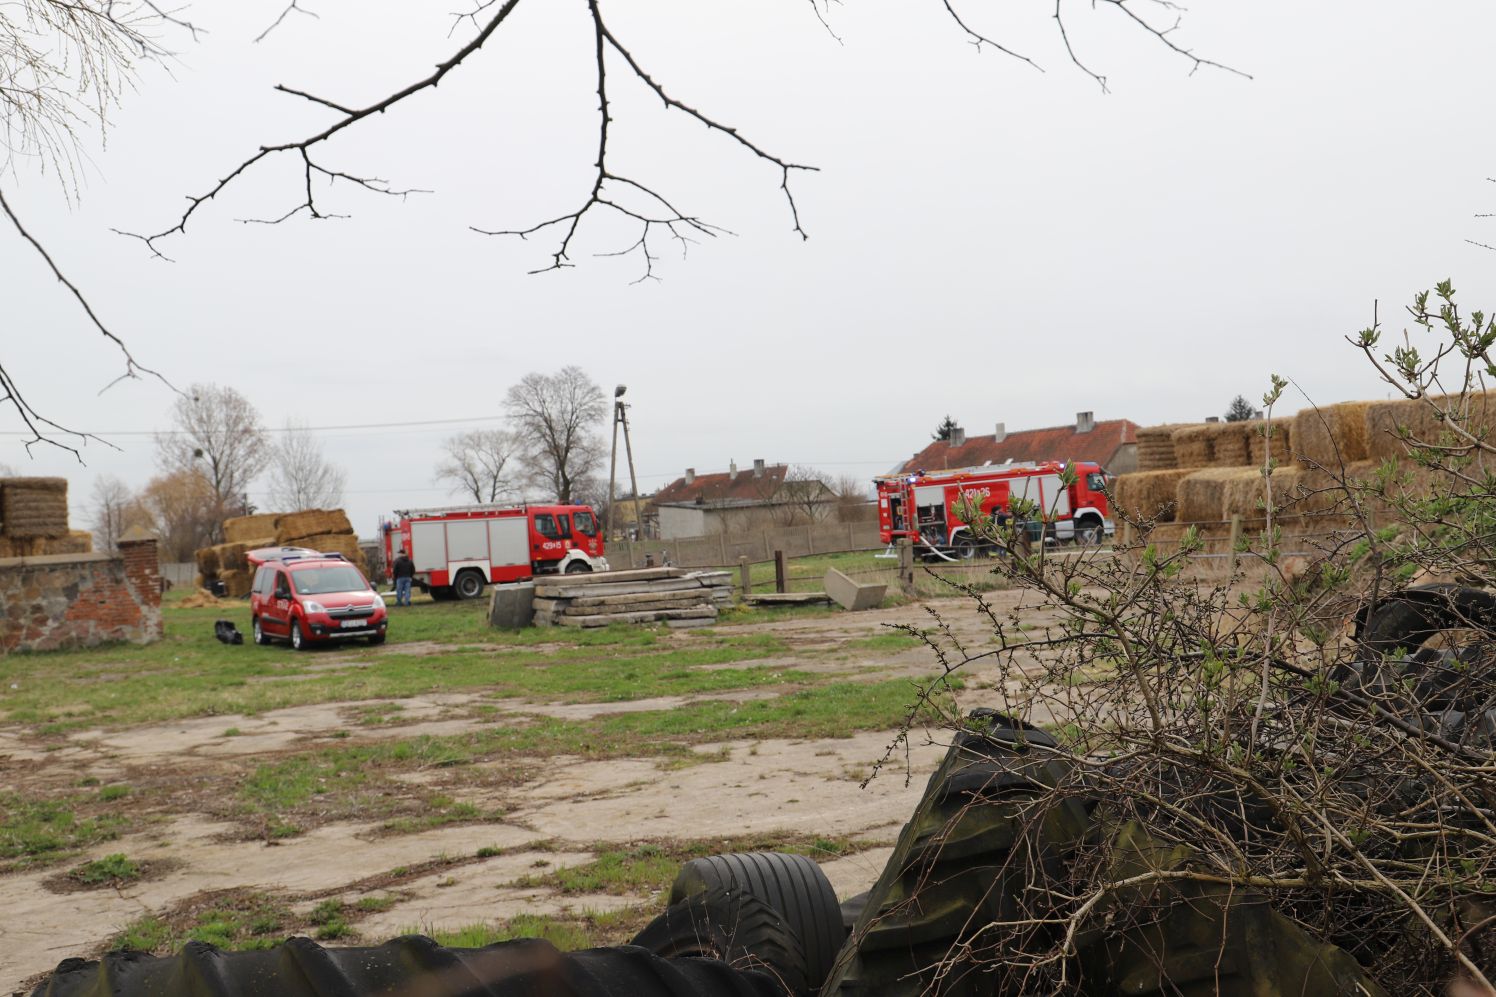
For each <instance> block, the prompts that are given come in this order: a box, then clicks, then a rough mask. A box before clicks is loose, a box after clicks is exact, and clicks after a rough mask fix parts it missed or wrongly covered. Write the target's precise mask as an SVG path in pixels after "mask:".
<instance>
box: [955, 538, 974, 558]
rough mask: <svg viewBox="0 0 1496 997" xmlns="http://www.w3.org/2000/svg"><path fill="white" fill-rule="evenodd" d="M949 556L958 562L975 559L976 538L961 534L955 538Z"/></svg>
mask: <svg viewBox="0 0 1496 997" xmlns="http://www.w3.org/2000/svg"><path fill="white" fill-rule="evenodd" d="M951 554H952V556H954V557H955V558H956V559H957V560H960V561H970V560H973V559H975V558H976V556H977V541H976V538H975V537H973V536H971V535H970V534H966V533H963V534H961V535H960V536H959V537H957V538H956V541H955V543H953V544H952V545H951Z"/></svg>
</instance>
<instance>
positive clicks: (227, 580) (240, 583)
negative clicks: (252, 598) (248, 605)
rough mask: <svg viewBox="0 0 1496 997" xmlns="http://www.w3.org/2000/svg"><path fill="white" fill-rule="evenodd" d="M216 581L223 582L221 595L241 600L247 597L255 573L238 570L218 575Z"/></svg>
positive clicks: (222, 572) (234, 569) (230, 570)
mask: <svg viewBox="0 0 1496 997" xmlns="http://www.w3.org/2000/svg"><path fill="white" fill-rule="evenodd" d="M218 580H219V581H221V582H223V594H224V595H226V596H228V597H229V598H230V599H242V598H244V597H245V596H247V595H249V589H250V586H252V585H253V584H254V580H255V573H254V572H253V571H245V570H242V569H238V568H231V569H229V570H228V571H221V572H219V573H218Z"/></svg>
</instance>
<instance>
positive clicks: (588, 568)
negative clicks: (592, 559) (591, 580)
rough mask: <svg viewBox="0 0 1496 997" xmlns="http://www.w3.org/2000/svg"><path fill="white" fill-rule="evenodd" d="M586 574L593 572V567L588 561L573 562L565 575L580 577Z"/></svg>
mask: <svg viewBox="0 0 1496 997" xmlns="http://www.w3.org/2000/svg"><path fill="white" fill-rule="evenodd" d="M584 572H585V573H588V574H590V573H591V572H592V565H590V564H588V563H587V562H586V561H573V562H571V563H570V564H568V565H567V566H566V572H565V573H566V574H568V575H580V574H583V573H584Z"/></svg>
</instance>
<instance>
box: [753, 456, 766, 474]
mask: <svg viewBox="0 0 1496 997" xmlns="http://www.w3.org/2000/svg"><path fill="white" fill-rule="evenodd" d="M753 476H754V477H755V478H762V477H763V476H764V460H763V458H762V457H760V458H758V459H757V460H755V461H754V462H753Z"/></svg>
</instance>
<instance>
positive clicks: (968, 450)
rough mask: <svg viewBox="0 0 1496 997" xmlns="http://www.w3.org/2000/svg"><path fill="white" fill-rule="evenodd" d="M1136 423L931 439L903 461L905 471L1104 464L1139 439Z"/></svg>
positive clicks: (1106, 422) (1108, 422)
mask: <svg viewBox="0 0 1496 997" xmlns="http://www.w3.org/2000/svg"><path fill="white" fill-rule="evenodd" d="M1137 434H1138V425H1137V423H1135V422H1133V421H1132V420H1130V419H1107V420H1104V421H1102V422H1098V423H1096V425H1095V427H1094V428H1093V429H1092V430H1091V431H1090V432H1089V433H1077V432H1076V431H1075V424H1074V423H1071V424H1070V425H1068V426H1054V427H1051V428H1049V429H1025V430H1023V431H1021V432H1017V433H1009V434H1008V435H1007V437H1006V438H1005V439H1004V440H1003V441H1002V442H1001V443H999V442H997V437H996V436H993V435H988V436H968V437H967V438H966V442H965V443H963V444H962V445H961V446H959V447H953V446H951V445H950V444H949V443H947V442H946V441H945V440H934V441H933V442H931V443H930V445H929V446H927V447H925V448H924V449H923V450H921V451H920V452H919V453H917V454H915V455H914V456H913V457H912V458H910V459H909V460H908V461H906V462H905V463H904V466H903V468H901V470H902V471H904V472H909V471H920V470H924V471H939V470H943V469H945V468H947V467H979V466H981V465H983V464H986V463H989V462H990V463H993V464H1003V463H1006V462H1008V461H1010V460H1012V461H1015V462H1016V461H1028V460H1032V461H1045V460H1094V461H1095V462H1096V463H1098V464H1102V465H1105V464H1106V463H1107V461H1109V460H1111V459H1112V456H1113V455H1114V454H1116V452H1117V450H1118V449H1119V448H1120V447H1122V446H1123V445H1125V444H1128V443H1136V442H1137V441H1138V435H1137Z"/></svg>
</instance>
